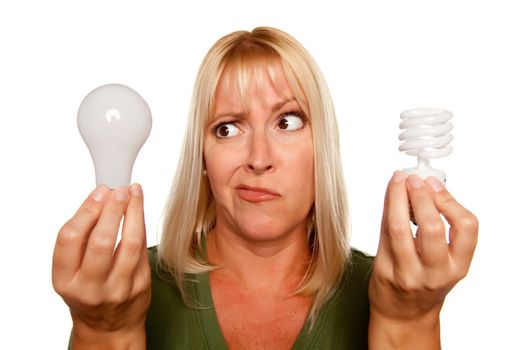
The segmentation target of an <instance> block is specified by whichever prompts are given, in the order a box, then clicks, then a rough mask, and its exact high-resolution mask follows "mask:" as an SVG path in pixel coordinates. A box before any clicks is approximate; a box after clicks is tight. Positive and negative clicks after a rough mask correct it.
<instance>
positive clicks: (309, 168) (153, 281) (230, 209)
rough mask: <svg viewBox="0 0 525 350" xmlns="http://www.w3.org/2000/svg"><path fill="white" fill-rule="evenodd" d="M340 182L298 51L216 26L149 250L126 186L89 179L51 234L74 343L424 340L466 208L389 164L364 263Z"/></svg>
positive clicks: (466, 250) (324, 112)
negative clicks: (89, 189) (376, 239)
mask: <svg viewBox="0 0 525 350" xmlns="http://www.w3.org/2000/svg"><path fill="white" fill-rule="evenodd" d="M345 196H346V195H345V191H344V184H343V179H342V173H341V166H340V157H339V145H338V136H337V126H336V121H335V114H334V111H333V107H332V103H331V100H330V96H329V93H328V89H327V88H326V86H325V83H324V81H323V78H322V75H321V73H320V71H319V70H318V68H317V67H316V65H315V63H314V61H313V59H312V58H311V57H310V56H309V54H308V53H307V52H306V51H305V49H304V48H302V46H301V45H300V44H299V43H298V42H297V41H295V40H294V39H293V38H292V37H290V36H289V35H287V34H286V33H283V32H281V31H279V30H276V29H273V28H256V29H254V30H253V31H252V32H235V33H232V34H230V35H227V36H225V37H224V38H222V39H220V40H219V41H218V42H217V43H216V44H215V45H214V46H213V47H212V48H211V50H210V51H209V52H208V54H207V55H206V57H205V59H204V61H203V63H202V65H201V68H200V70H199V73H198V76H197V80H196V85H195V90H194V97H193V104H192V112H191V113H190V120H189V123H188V129H187V133H186V138H185V141H184V146H183V150H182V156H181V159H180V163H179V168H178V171H177V175H176V176H175V181H174V185H173V189H172V194H171V197H170V200H169V201H168V205H167V208H166V218H165V223H164V230H163V231H164V232H163V236H162V240H161V243H160V245H159V246H158V248H151V249H150V250H149V259H150V264H148V251H147V250H146V247H145V228H144V219H143V209H142V198H143V195H142V191H141V189H140V186H139V185H138V184H134V185H132V186H131V187H130V188H124V187H123V188H118V189H116V190H114V191H110V190H109V189H108V188H107V187H106V186H100V187H98V188H97V189H96V190H95V191H94V192H93V194H92V195H90V197H88V199H86V201H85V202H84V203H83V204H82V206H81V207H80V209H79V211H78V212H77V214H76V215H75V216H74V217H73V218H72V219H71V220H69V221H68V222H67V223H66V224H65V225H64V227H63V228H62V229H61V230H60V232H59V234H58V238H57V243H56V248H55V254H54V263H53V284H54V287H55V289H56V290H57V292H58V293H59V294H60V295H61V296H62V297H63V298H64V300H65V302H66V303H67V304H68V305H69V307H70V310H71V315H72V319H73V332H72V338H71V340H72V344H73V347H74V348H75V349H77V348H78V349H82V348H87V347H91V348H137V349H139V348H144V347H145V346H146V344H147V346H148V347H149V348H152V349H164V348H177V349H179V348H181V349H184V348H187V349H201V348H210V349H221V348H230V349H290V348H294V349H302V348H320V349H346V348H358V349H360V348H366V347H367V346H369V347H370V348H375V349H394V348H402V349H406V348H418V349H423V348H429V349H430V348H436V349H438V348H439V347H440V344H439V312H440V308H441V306H442V304H443V301H444V298H445V296H446V294H447V293H448V291H449V290H450V289H451V288H452V287H453V286H454V284H455V283H456V282H457V281H459V280H460V279H461V278H462V277H463V276H464V275H465V274H466V273H467V271H468V267H469V264H470V261H471V259H472V255H473V252H474V248H475V245H476V240H477V220H476V218H475V216H474V215H472V214H471V213H470V212H468V211H467V210H466V209H464V208H463V207H462V206H461V205H459V204H458V203H457V202H456V201H455V200H454V199H453V198H452V197H451V196H450V194H449V193H448V192H447V190H446V189H444V188H443V186H442V185H441V184H440V183H439V182H438V181H437V180H435V179H433V178H429V179H427V180H425V181H422V180H421V179H420V178H418V177H417V176H410V177H409V178H407V177H406V176H405V175H404V174H403V173H401V172H398V171H397V172H395V173H394V176H393V177H392V180H391V181H390V183H389V185H388V188H387V191H386V197H385V205H384V215H383V221H382V227H381V238H380V244H379V248H378V252H377V257H376V258H375V262H374V264H373V269H372V261H373V260H372V258H371V257H368V256H366V255H365V254H363V253H360V252H358V251H356V250H351V249H350V248H349V246H348V243H347V242H348V237H347V235H348V230H347V205H346V200H345V198H346V197H345ZM409 200H410V203H411V204H412V208H413V211H414V215H415V217H416V220H417V222H418V225H419V226H418V231H417V234H416V238H415V239H414V238H413V235H412V232H411V229H410V224H409V221H410V218H409V209H408V208H409ZM440 214H442V215H443V216H444V217H445V218H446V219H447V221H448V222H449V223H450V225H451V230H450V244H447V240H446V233H445V226H444V224H443V222H442V220H441V217H440ZM123 215H124V216H125V219H124V226H123V230H122V239H121V241H120V243H119V244H118V246H117V250H116V251H115V253H114V254H113V247H114V245H115V242H116V236H117V232H118V227H119V223H120V220H121V218H122V216H123ZM150 265H151V267H152V269H151V271H150Z"/></svg>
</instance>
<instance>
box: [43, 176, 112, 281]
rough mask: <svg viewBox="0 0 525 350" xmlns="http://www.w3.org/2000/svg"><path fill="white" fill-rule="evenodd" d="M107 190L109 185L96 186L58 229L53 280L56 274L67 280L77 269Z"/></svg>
mask: <svg viewBox="0 0 525 350" xmlns="http://www.w3.org/2000/svg"><path fill="white" fill-rule="evenodd" d="M109 192H110V189H109V187H107V186H105V185H101V186H98V187H97V188H96V189H95V190H94V191H93V192H91V194H90V195H89V196H88V197H87V198H86V200H85V201H84V202H83V203H82V205H81V206H80V207H79V209H78V210H77V212H76V213H75V215H74V216H73V217H72V218H71V219H70V220H68V221H67V222H66V224H64V226H63V227H62V228H61V229H60V231H59V233H58V236H57V241H56V244H55V250H54V253H53V280H55V277H56V276H59V277H60V278H63V279H66V280H69V279H71V278H72V276H73V275H74V274H75V273H76V272H77V271H78V269H79V267H80V264H81V263H82V258H83V256H84V251H85V247H86V243H87V240H88V238H89V235H90V233H91V230H92V229H93V227H94V226H95V224H96V223H97V220H98V218H99V215H100V212H101V211H102V208H103V206H104V202H105V200H106V197H107V195H108V193H109Z"/></svg>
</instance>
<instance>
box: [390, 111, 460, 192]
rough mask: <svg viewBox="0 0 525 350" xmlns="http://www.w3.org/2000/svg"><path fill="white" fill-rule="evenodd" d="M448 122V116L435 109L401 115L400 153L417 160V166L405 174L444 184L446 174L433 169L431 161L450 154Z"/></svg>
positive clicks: (446, 112)
mask: <svg viewBox="0 0 525 350" xmlns="http://www.w3.org/2000/svg"><path fill="white" fill-rule="evenodd" d="M451 118H452V113H451V112H449V111H446V110H444V109H437V108H420V109H409V110H406V111H404V112H402V113H401V119H402V122H401V124H399V128H400V129H403V130H404V131H403V132H402V133H401V134H400V135H399V140H401V141H403V143H402V144H401V146H399V150H400V151H403V152H405V153H406V154H408V155H411V156H416V157H417V162H418V165H417V167H414V168H408V169H403V171H404V172H405V173H406V174H408V175H411V174H416V175H419V176H420V177H421V178H423V179H425V178H426V177H428V176H434V177H435V178H437V179H438V180H440V181H441V182H443V183H445V181H446V174H445V172H444V171H442V170H439V169H433V168H432V167H431V166H430V159H434V158H441V157H445V156H447V155H449V154H450V153H452V147H451V146H450V142H451V141H452V138H453V137H452V135H451V134H450V133H449V132H450V130H452V128H453V126H452V123H450V119H451Z"/></svg>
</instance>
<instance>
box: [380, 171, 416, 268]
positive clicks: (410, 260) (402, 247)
mask: <svg viewBox="0 0 525 350" xmlns="http://www.w3.org/2000/svg"><path fill="white" fill-rule="evenodd" d="M381 239H382V240H383V239H384V240H385V241H386V242H387V243H386V244H385V245H386V246H388V247H389V248H390V249H389V250H390V252H391V254H392V258H393V260H394V262H395V263H396V266H397V267H398V268H400V271H407V270H411V269H413V268H415V267H417V266H419V258H418V256H417V251H416V247H415V244H414V237H413V236H412V230H411V229H410V215H409V208H408V195H407V189H406V175H405V174H404V173H403V172H401V171H396V172H394V176H393V177H392V179H391V180H390V183H389V184H388V188H387V192H386V196H385V205H384V209H383V222H382V237H381Z"/></svg>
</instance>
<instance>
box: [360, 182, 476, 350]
mask: <svg viewBox="0 0 525 350" xmlns="http://www.w3.org/2000/svg"><path fill="white" fill-rule="evenodd" d="M409 200H410V203H411V205H412V209H413V211H414V216H415V219H416V221H417V224H418V228H417V232H416V235H415V237H414V236H413V234H412V231H411V228H410V217H409V215H410V214H409ZM441 215H443V216H444V217H445V219H446V220H447V222H448V223H449V224H450V231H449V242H447V237H446V232H445V224H444V222H443V220H442V219H441ZM477 235H478V221H477V219H476V217H475V216H474V215H473V214H472V213H470V212H469V211H468V210H466V209H465V208H463V207H462V206H461V205H460V204H459V203H458V202H457V201H456V200H455V199H454V198H453V197H452V196H451V195H450V194H449V193H448V191H447V190H446V189H445V188H444V186H443V185H441V183H439V182H438V181H437V180H435V179H433V178H429V179H427V180H426V181H422V180H421V179H420V178H419V177H417V176H410V177H409V178H408V179H407V177H406V176H405V175H404V174H403V173H401V172H396V173H394V176H393V178H392V180H391V181H390V183H389V185H388V188H387V192H386V196H385V206H384V211H383V220H382V224H381V238H380V241H379V248H378V252H377V256H376V259H375V262H374V270H373V272H372V277H371V280H370V287H369V296H370V323H369V346H370V348H371V349H381V350H383V349H411V348H415V349H439V348H440V333H439V330H440V329H439V313H440V311H441V307H442V306H443V303H444V301H445V297H446V295H447V294H448V292H449V291H450V290H451V289H452V288H453V287H454V285H455V284H456V283H457V282H458V281H460V280H461V279H462V278H463V277H465V275H466V274H467V271H468V269H469V266H470V263H471V261H472V257H473V254H474V249H475V247H476V243H477Z"/></svg>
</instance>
